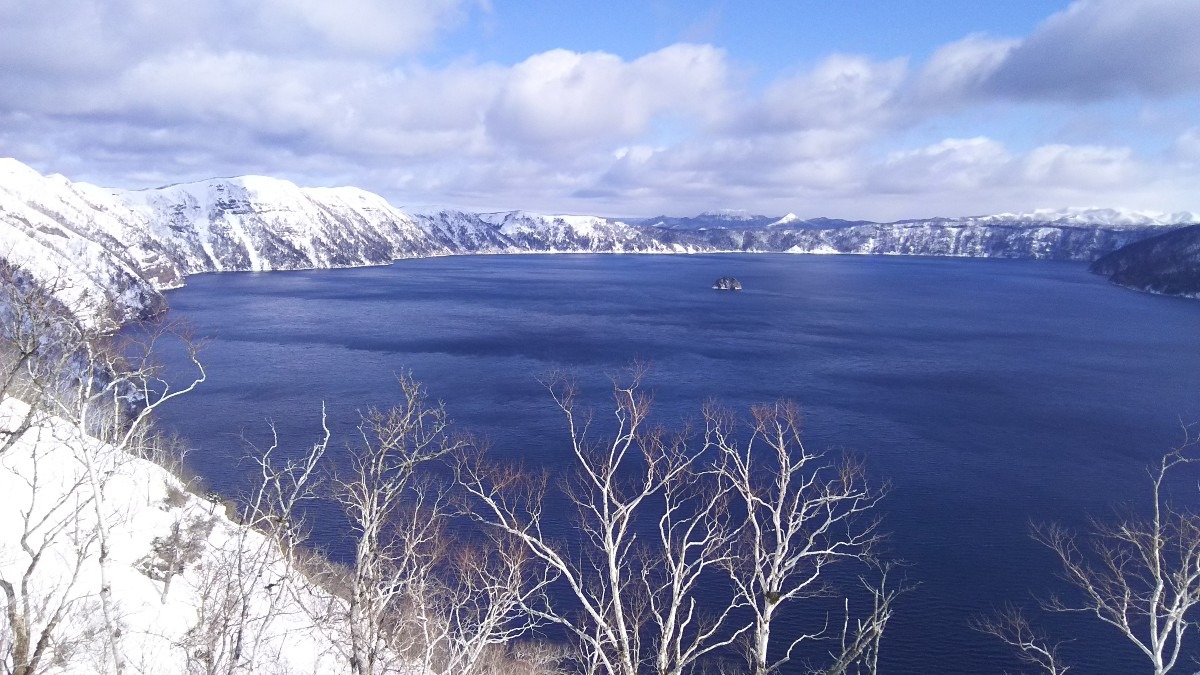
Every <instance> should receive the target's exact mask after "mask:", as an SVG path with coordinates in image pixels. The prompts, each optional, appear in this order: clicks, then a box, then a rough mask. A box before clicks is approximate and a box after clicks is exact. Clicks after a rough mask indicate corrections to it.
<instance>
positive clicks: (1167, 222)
mask: <svg viewBox="0 0 1200 675" xmlns="http://www.w3.org/2000/svg"><path fill="white" fill-rule="evenodd" d="M948 220H952V221H956V222H961V223H963V224H993V223H1013V224H1029V223H1046V224H1054V225H1083V226H1098V227H1158V226H1182V225H1190V224H1192V223H1200V214H1195V213H1191V212H1189V211H1179V212H1176V213H1165V212H1162V211H1133V210H1130V209H1109V208H1095V207H1092V208H1080V207H1073V208H1066V209H1035V210H1033V211H1027V212H1024V213H998V214H995V215H990V216H972V217H966V218H953V219H948Z"/></svg>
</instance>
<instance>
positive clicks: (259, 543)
mask: <svg viewBox="0 0 1200 675" xmlns="http://www.w3.org/2000/svg"><path fill="white" fill-rule="evenodd" d="M23 410H24V404H22V403H20V402H17V401H14V400H11V399H9V400H7V401H4V402H3V403H0V427H2V428H5V429H8V428H12V426H13V422H14V420H16V419H18V417H19V415H21V414H22V413H23ZM89 467H90V470H89ZM93 478H94V479H95V480H93ZM214 510H215V512H214ZM221 510H222V509H221V508H220V507H216V508H215V509H214V505H212V504H210V503H209V502H207V501H205V500H203V499H200V498H198V497H196V496H195V495H192V494H190V493H188V492H187V491H186V490H185V489H184V486H183V485H182V484H181V483H180V481H179V480H178V479H176V478H175V477H174V476H172V475H171V474H170V473H169V472H167V471H166V470H165V469H163V468H161V467H159V466H158V465H156V464H153V463H151V462H149V461H146V460H143V459H139V458H135V457H132V456H128V455H125V454H124V453H119V452H117V451H115V450H114V449H113V448H112V447H111V446H107V445H103V444H101V443H98V442H97V441H96V440H95V439H92V438H89V437H86V436H84V435H82V434H80V432H79V430H78V429H77V428H75V427H73V426H72V425H70V424H67V423H65V422H63V421H62V420H60V419H55V418H49V419H45V420H43V421H42V423H41V424H38V425H37V426H35V427H34V428H33V429H31V430H29V431H28V432H26V433H25V434H24V435H23V436H22V437H21V439H20V440H19V441H18V442H16V443H15V444H14V445H13V446H12V447H11V448H10V449H9V450H7V451H6V452H4V454H3V455H0V581H4V582H8V584H10V585H11V587H12V590H13V593H14V594H15V595H16V596H17V599H18V605H17V606H28V607H29V609H28V612H27V614H28V616H27V618H28V620H29V622H30V624H31V626H32V631H31V632H32V635H31V638H32V642H33V644H34V645H36V643H37V640H38V638H39V636H40V633H41V632H43V631H45V629H46V626H47V625H48V623H49V622H51V621H53V619H54V614H55V612H56V611H59V612H61V617H60V623H59V625H58V627H57V629H56V630H55V631H54V635H55V637H54V639H53V640H51V641H50V642H49V643H48V645H47V647H46V648H45V650H46V653H45V656H44V657H43V662H42V667H43V668H44V669H45V670H44V672H62V673H97V672H112V671H113V670H114V663H113V659H112V656H111V652H110V651H106V650H108V649H109V648H110V645H111V644H112V643H111V642H110V641H109V638H108V636H109V635H110V634H111V633H112V631H110V630H108V629H107V628H106V622H105V619H104V614H103V612H102V611H101V609H102V605H101V602H100V598H101V596H100V590H101V588H102V578H103V575H106V576H107V577H108V583H109V586H110V588H111V602H110V603H109V606H110V614H111V617H112V619H111V624H112V625H115V626H117V627H119V631H118V632H117V637H116V644H117V651H118V652H119V653H120V654H122V655H123V657H124V660H125V667H126V671H127V672H131V673H156V674H158V673H186V672H197V671H204V670H207V666H209V665H215V664H222V663H224V664H228V663H230V662H232V661H236V662H237V663H238V664H239V665H238V666H237V667H236V668H235V669H233V670H226V672H233V671H234V670H235V671H236V672H255V673H336V672H344V671H347V670H348V662H347V660H346V658H345V657H343V656H342V655H340V654H339V652H338V644H339V641H338V640H337V638H336V636H335V635H332V634H330V633H329V632H327V629H326V626H328V625H332V624H334V623H336V622H332V621H326V620H323V618H328V617H331V616H333V615H335V614H341V613H343V612H344V611H345V609H344V604H343V603H342V602H341V601H339V600H337V599H336V598H333V597H332V596H330V595H329V594H328V593H327V592H325V591H323V590H322V589H320V588H317V587H315V586H314V585H313V584H312V583H309V582H308V581H306V580H305V578H304V576H303V575H302V574H300V573H299V571H298V570H296V569H295V568H294V567H293V566H292V565H290V564H287V562H286V560H285V558H284V556H282V555H281V554H280V553H279V549H278V548H277V547H276V546H274V545H273V544H272V543H271V542H269V541H268V540H267V538H266V537H265V536H263V535H261V534H259V533H258V532H255V531H253V530H251V529H250V528H246V527H242V526H239V525H237V524H235V523H233V522H231V521H230V520H229V519H228V518H226V517H225V515H224V514H222V513H221ZM102 534H104V535H107V536H106V539H107V542H108V549H109V551H110V557H109V562H108V564H107V565H105V566H103V573H102V565H101V563H100V557H101V543H102V537H101V535H102ZM0 585H3V584H0ZM5 590H7V589H5ZM164 590H165V593H164ZM22 596H24V597H23V598H22ZM21 600H24V601H25V602H20V601H21ZM15 644H16V643H15V642H14V641H13V633H12V629H11V627H10V625H9V622H8V621H0V656H3V657H4V658H5V659H6V663H5V665H6V666H11V661H10V660H9V659H11V658H12V650H13V648H14V645H15ZM223 670H224V668H223Z"/></svg>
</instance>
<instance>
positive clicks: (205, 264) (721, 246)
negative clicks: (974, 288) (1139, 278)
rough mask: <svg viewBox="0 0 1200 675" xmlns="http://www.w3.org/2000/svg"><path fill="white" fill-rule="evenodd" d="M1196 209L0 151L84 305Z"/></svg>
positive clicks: (4, 200) (33, 234)
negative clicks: (404, 272) (472, 195)
mask: <svg viewBox="0 0 1200 675" xmlns="http://www.w3.org/2000/svg"><path fill="white" fill-rule="evenodd" d="M1193 222H1200V216H1197V215H1196V214H1192V213H1177V214H1162V213H1142V212H1131V211H1122V210H1116V209H1065V210H1039V211H1033V212H1030V213H1004V214H998V215H990V216H972V217H965V218H933V219H925V220H903V221H897V222H893V223H874V222H868V221H846V220H831V219H826V218H813V219H803V218H800V217H799V216H796V215H795V214H788V215H787V216H785V217H783V218H778V217H774V216H759V215H754V214H750V213H747V212H743V211H714V212H708V213H704V214H701V215H699V216H696V217H692V218H669V217H666V216H661V217H658V218H649V219H641V220H617V219H609V218H601V217H596V216H568V215H549V216H547V215H539V214H533V213H527V212H523V211H513V212H503V213H470V212H465V211H459V210H453V209H427V210H411V209H410V210H405V209H401V208H398V207H396V206H393V205H392V204H390V203H388V202H387V201H386V200H385V199H384V198H383V197H380V196H379V195H376V194H373V193H370V192H366V191H364V190H360V189H357V188H350V187H341V188H302V187H299V186H297V185H295V184H294V183H291V182H289V181H286V180H280V179H276V178H267V177H261V176H243V177H240V178H214V179H210V180H206V181H201V182H197V183H189V184H181V185H170V186H166V187H162V188H157V189H152V190H136V191H130V190H114V189H107V188H101V187H97V186H94V185H88V184H85V183H73V182H71V181H70V180H68V179H66V178H64V177H62V176H59V175H51V176H42V175H40V174H39V173H37V172H36V171H34V170H32V169H30V168H29V167H27V166H25V165H24V164H21V163H20V162H18V161H16V160H12V159H0V256H3V257H7V258H9V259H11V260H13V261H14V262H17V263H20V264H21V265H23V266H25V267H27V268H29V269H31V270H32V271H33V272H34V273H35V274H37V275H39V276H40V277H41V278H43V279H50V280H55V282H56V285H57V286H59V287H61V289H62V290H61V291H60V295H61V296H62V297H63V299H64V301H67V302H68V303H69V304H70V305H71V306H72V307H82V308H83V313H86V314H91V315H98V314H100V313H103V314H104V316H103V318H104V320H108V321H121V320H124V319H128V318H131V317H134V316H138V315H143V314H146V313H152V312H155V311H157V310H158V309H160V308H161V307H162V298H161V296H160V295H159V293H158V291H160V290H163V289H167V288H172V287H175V286H178V285H180V284H181V283H183V279H184V277H185V276H186V275H188V274H195V273H199V272H214V271H231V270H282V269H310V268H330V267H352V266H359V265H379V264H386V263H388V262H391V261H393V260H396V259H400V258H407V257H419V256H430V255H450V254H464V253H528V252H614V253H615V252H638V253H682V252H704V251H754V252H791V253H853V254H884V255H888V254H902V255H947V256H979V257H1006V258H1050V259H1064V260H1094V259H1096V258H1098V257H1100V256H1102V255H1104V254H1107V253H1109V252H1111V251H1114V250H1116V249H1117V248H1120V247H1121V246H1124V245H1126V244H1129V243H1131V242H1134V241H1137V240H1139V239H1142V238H1145V237H1148V236H1151V235H1153V234H1157V233H1160V232H1163V231H1165V230H1166V229H1171V228H1175V227H1180V226H1183V225H1185V224H1188V223H1193Z"/></svg>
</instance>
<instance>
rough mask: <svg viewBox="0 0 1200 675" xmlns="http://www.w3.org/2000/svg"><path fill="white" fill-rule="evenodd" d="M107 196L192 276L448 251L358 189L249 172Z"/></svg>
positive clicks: (349, 263)
mask: <svg viewBox="0 0 1200 675" xmlns="http://www.w3.org/2000/svg"><path fill="white" fill-rule="evenodd" d="M110 194H111V196H112V197H113V198H114V199H116V200H118V201H119V202H121V203H123V204H125V205H126V207H127V208H128V209H129V210H131V211H132V212H133V213H135V214H137V217H138V218H139V219H140V220H141V221H142V222H145V223H146V224H147V226H148V229H149V234H150V235H151V236H152V237H153V239H154V240H155V241H156V242H157V244H158V245H159V247H160V248H161V249H162V250H163V251H164V252H165V254H166V255H167V256H168V257H170V258H171V259H172V260H175V261H177V263H178V264H179V265H180V266H181V267H182V268H183V270H184V271H185V272H187V273H195V272H209V271H226V270H254V271H263V270H279V269H307V268H324V267H347V266H353V265H379V264H383V263H387V262H391V261H392V260H395V259H397V258H404V257H410V256H422V255H434V254H439V253H446V252H448V251H447V250H446V248H445V247H444V246H441V245H440V244H438V243H437V242H436V241H434V240H433V239H432V238H431V237H430V236H429V235H428V234H427V233H426V232H425V231H424V230H423V229H422V228H421V227H420V226H419V225H418V224H417V222H416V221H415V220H414V219H413V218H412V217H411V216H409V215H407V214H405V213H402V212H400V211H399V210H397V209H396V208H394V207H392V206H391V205H390V204H388V203H387V202H386V201H385V200H384V199H383V198H382V197H380V196H378V195H375V194H372V193H370V192H366V191H364V190H358V189H356V188H300V187H298V186H296V185H295V184H294V183H291V182H288V181H284V180H278V179H274V178H264V177H260V176H244V177H241V178H228V179H214V180H209V181H204V182H201V183H191V184H187V185H172V186H168V187H164V188H159V189H156V190H141V191H120V190H114V191H111V192H110Z"/></svg>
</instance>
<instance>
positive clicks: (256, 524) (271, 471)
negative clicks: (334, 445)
mask: <svg viewBox="0 0 1200 675" xmlns="http://www.w3.org/2000/svg"><path fill="white" fill-rule="evenodd" d="M321 428H322V435H321V437H320V438H319V439H318V440H317V441H316V442H315V443H313V444H312V445H311V446H310V447H309V449H308V450H307V451H305V452H302V453H299V454H297V455H292V456H285V457H282V458H281V457H279V455H280V454H281V450H280V447H279V437H278V434H277V433H276V430H275V427H274V425H271V438H272V442H271V444H270V445H269V446H267V447H266V448H265V449H261V450H259V449H254V451H253V453H252V455H251V456H250V461H251V462H252V463H253V465H254V468H255V471H254V478H253V481H252V483H253V485H252V488H251V489H250V490H249V491H248V492H247V493H246V494H245V495H244V496H243V499H242V500H241V505H240V508H239V516H238V521H239V522H238V525H239V527H237V528H236V529H235V530H234V532H233V534H234V536H233V537H231V538H230V539H229V541H228V542H227V543H226V545H225V546H224V547H223V548H222V550H217V551H210V552H209V555H208V556H207V560H206V561H205V563H204V569H202V570H201V571H200V573H201V576H202V577H203V579H204V581H203V583H201V584H200V588H201V591H202V592H201V602H200V606H199V608H198V610H199V612H198V613H199V616H198V619H197V622H196V624H195V625H194V626H193V627H192V629H191V630H190V631H189V632H188V637H187V640H186V641H185V645H186V648H187V650H188V664H189V670H190V671H191V672H196V673H204V674H205V675H217V674H219V673H223V674H231V673H237V672H256V671H260V670H262V668H263V667H264V666H265V665H267V664H268V663H269V662H270V661H271V656H270V654H269V653H268V654H264V653H263V650H264V645H265V643H266V642H267V641H268V639H269V636H270V635H272V631H271V627H272V625H273V623H274V622H275V620H276V619H277V618H278V617H279V616H280V615H281V613H282V612H284V611H287V610H285V607H290V611H303V605H302V604H299V603H297V604H296V605H295V606H291V604H290V602H289V601H291V600H294V599H295V596H296V595H297V594H299V593H301V592H302V591H301V589H296V588H293V585H294V584H296V583H297V581H298V579H300V578H301V575H299V574H297V573H296V572H295V569H296V568H295V565H296V562H297V561H298V560H299V559H300V558H301V557H303V556H304V555H305V552H304V551H302V550H301V548H300V547H301V546H302V545H303V543H304V541H305V539H306V536H307V531H306V528H305V525H304V517H303V513H302V507H303V505H304V504H305V503H306V502H308V501H310V500H314V499H317V498H319V497H320V496H322V492H321V480H322V460H323V458H324V455H325V452H326V450H327V449H328V447H329V440H330V431H329V427H328V424H327V421H326V416H325V410H324V408H322V411H321ZM251 447H253V446H251ZM165 592H166V587H165V586H164V595H165Z"/></svg>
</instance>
